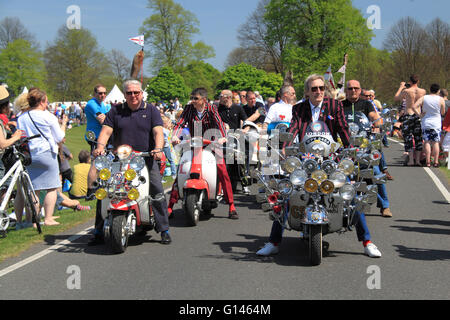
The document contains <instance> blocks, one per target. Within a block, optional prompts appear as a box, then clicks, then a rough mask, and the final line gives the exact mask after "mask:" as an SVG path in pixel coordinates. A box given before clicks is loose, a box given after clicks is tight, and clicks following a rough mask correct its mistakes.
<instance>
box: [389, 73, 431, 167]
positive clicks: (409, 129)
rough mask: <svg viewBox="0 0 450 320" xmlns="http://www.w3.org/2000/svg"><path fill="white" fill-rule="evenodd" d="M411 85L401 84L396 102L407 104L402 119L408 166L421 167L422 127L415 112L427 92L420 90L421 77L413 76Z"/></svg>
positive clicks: (396, 95) (395, 98)
mask: <svg viewBox="0 0 450 320" xmlns="http://www.w3.org/2000/svg"><path fill="white" fill-rule="evenodd" d="M409 80H410V81H409V83H408V84H406V83H405V82H402V83H400V88H399V89H398V91H397V93H396V94H395V97H394V100H397V101H403V100H404V102H405V112H404V115H403V116H402V117H401V120H400V122H402V126H403V128H402V135H403V139H404V140H405V152H407V153H408V156H409V162H408V163H407V165H408V166H420V156H421V153H422V150H423V140H422V127H421V122H420V117H419V116H418V115H417V114H415V112H414V104H415V103H416V102H417V101H418V100H419V99H420V98H422V97H423V96H424V95H425V94H426V91H425V90H424V89H422V88H419V77H418V76H416V75H412V76H411V77H410V79H409Z"/></svg>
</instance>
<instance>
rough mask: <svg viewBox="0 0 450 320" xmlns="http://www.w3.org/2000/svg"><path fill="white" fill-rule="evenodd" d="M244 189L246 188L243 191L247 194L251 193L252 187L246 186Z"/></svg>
mask: <svg viewBox="0 0 450 320" xmlns="http://www.w3.org/2000/svg"><path fill="white" fill-rule="evenodd" d="M243 189H244V190H242V191H243V193H244V194H247V195H248V194H250V189H249V188H248V187H244V188H243Z"/></svg>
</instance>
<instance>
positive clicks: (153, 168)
mask: <svg viewBox="0 0 450 320" xmlns="http://www.w3.org/2000/svg"><path fill="white" fill-rule="evenodd" d="M123 90H124V92H125V99H126V102H125V103H122V104H118V105H116V106H115V107H114V108H113V109H111V111H110V112H108V114H107V115H106V119H105V121H104V122H103V128H102V131H101V132H100V136H99V138H98V145H97V149H95V150H94V156H99V155H101V154H103V153H104V151H105V146H106V144H107V143H108V140H109V138H110V137H112V138H113V144H114V148H115V149H116V148H117V147H119V146H121V145H124V144H126V145H129V146H131V147H132V148H133V150H135V151H139V152H150V153H151V154H152V155H153V157H151V158H148V157H146V158H145V163H146V165H147V168H148V173H149V180H150V190H149V191H150V195H151V196H152V197H153V198H159V197H158V196H159V195H164V188H163V185H162V183H161V181H162V178H161V174H160V171H159V170H160V169H159V166H158V161H160V160H161V159H162V156H163V147H164V133H163V121H162V119H161V114H160V112H159V111H158V109H157V108H156V107H155V106H153V105H151V104H148V103H147V102H145V101H144V96H143V92H142V84H141V83H140V82H139V81H137V80H128V81H126V82H125V83H124V85H123ZM162 198H163V200H161V201H153V203H152V207H153V213H154V217H155V221H156V230H155V231H156V232H160V233H161V244H165V245H167V244H170V243H171V242H172V239H171V237H170V235H169V215H168V212H167V202H166V199H165V197H164V196H163V197H162ZM96 221H97V219H96ZM101 225H102V223H99V225H97V222H96V229H97V230H98V229H99V228H100V226H101ZM101 228H103V227H101Z"/></svg>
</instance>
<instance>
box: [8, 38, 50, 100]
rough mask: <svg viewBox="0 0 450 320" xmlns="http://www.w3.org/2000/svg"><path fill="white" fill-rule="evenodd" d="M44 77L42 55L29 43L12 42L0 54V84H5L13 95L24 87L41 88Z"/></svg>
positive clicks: (23, 41)
mask: <svg viewBox="0 0 450 320" xmlns="http://www.w3.org/2000/svg"><path fill="white" fill-rule="evenodd" d="M45 77H46V74H45V65H44V62H43V61H42V54H41V53H40V52H39V51H37V50H36V49H35V48H33V47H32V45H31V43H30V42H29V41H27V40H23V39H17V40H14V41H12V42H9V43H8V44H7V45H6V48H5V49H3V50H2V51H1V52H0V80H1V81H0V82H6V83H7V84H8V87H9V89H10V90H11V92H12V94H13V95H18V94H20V92H21V91H22V89H23V88H24V87H28V88H30V87H40V88H42V87H43V85H44V79H45Z"/></svg>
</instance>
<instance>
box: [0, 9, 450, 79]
mask: <svg viewBox="0 0 450 320" xmlns="http://www.w3.org/2000/svg"><path fill="white" fill-rule="evenodd" d="M175 1H176V2H178V3H179V4H181V5H182V6H183V7H184V8H185V9H187V10H189V11H191V12H192V13H194V14H195V15H196V16H197V18H198V20H199V21H200V34H199V35H197V36H195V39H194V40H202V41H204V42H206V43H207V44H209V45H211V46H213V47H214V49H215V52H216V57H215V58H213V59H210V60H208V61H207V62H209V63H211V64H212V65H213V66H214V67H215V68H217V69H219V70H221V71H223V69H224V63H225V61H226V58H227V56H228V53H229V52H230V51H231V50H233V49H234V48H236V47H237V46H238V41H237V30H238V28H239V26H240V25H241V24H242V23H244V22H245V21H246V20H247V18H248V16H249V15H250V14H251V13H252V12H253V11H254V10H255V9H256V6H257V3H258V2H259V0H227V1H219V0H175ZM70 5H77V6H79V7H80V9H81V26H82V27H84V28H87V29H89V30H90V31H91V32H92V33H93V34H94V35H95V37H96V38H97V41H98V43H99V45H100V47H102V48H103V49H105V50H108V51H109V50H111V49H112V48H116V49H120V50H121V51H123V52H124V53H125V54H126V56H127V57H129V59H132V57H133V56H134V54H135V53H136V52H137V51H138V50H139V48H140V47H139V46H137V45H135V44H133V43H132V42H130V41H129V40H128V38H130V37H133V36H136V35H138V29H139V27H140V26H141V25H142V23H143V21H144V20H145V19H146V18H147V17H149V16H150V15H151V12H150V10H149V9H147V8H146V5H147V0H128V1H119V0H109V1H108V0H51V1H50V0H39V1H36V0H14V1H12V0H0V20H1V19H2V18H4V17H6V16H13V17H18V18H19V19H20V20H21V21H22V23H23V24H24V25H25V27H26V28H27V29H28V30H29V31H30V32H31V33H33V34H34V35H35V36H36V38H37V40H38V41H39V42H40V44H41V48H45V46H46V44H47V42H53V40H54V39H55V37H56V33H57V30H58V29H59V28H60V27H61V26H62V25H66V21H67V19H68V17H69V15H70V14H68V13H66V10H67V8H68V7H69V6H70ZM353 5H354V6H355V7H356V8H358V9H359V10H360V11H361V12H362V14H363V16H364V17H366V18H368V17H369V16H370V14H368V13H367V12H366V11H367V8H368V7H369V6H371V5H376V6H378V7H379V8H380V13H381V29H380V30H374V31H375V32H374V34H375V38H374V39H373V41H372V45H374V46H375V47H377V48H382V44H383V40H384V38H385V36H386V34H387V33H388V32H389V29H390V28H391V26H392V25H394V24H395V23H396V22H397V21H398V20H399V19H400V18H401V17H406V16H411V17H414V18H416V19H417V20H418V21H420V22H421V23H422V24H423V25H426V24H427V23H429V22H430V21H432V20H433V19H434V18H436V17H439V18H441V19H442V20H443V21H447V22H450V13H449V12H450V1H449V0H379V1H375V0H353Z"/></svg>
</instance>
